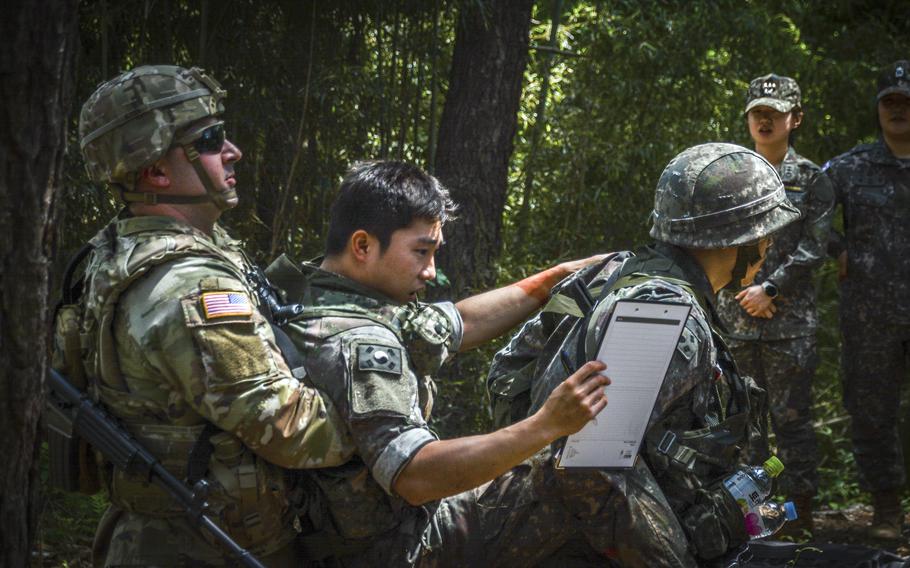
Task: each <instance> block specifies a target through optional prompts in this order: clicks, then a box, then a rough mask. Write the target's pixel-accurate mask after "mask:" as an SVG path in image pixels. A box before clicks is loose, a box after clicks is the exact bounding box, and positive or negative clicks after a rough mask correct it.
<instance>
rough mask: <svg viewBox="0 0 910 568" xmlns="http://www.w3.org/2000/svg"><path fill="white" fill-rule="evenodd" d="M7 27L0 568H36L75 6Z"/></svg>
mask: <svg viewBox="0 0 910 568" xmlns="http://www.w3.org/2000/svg"><path fill="white" fill-rule="evenodd" d="M6 6H7V7H6V8H5V9H4V15H3V18H0V37H2V38H3V47H2V49H0V75H2V76H3V81H0V231H2V236H0V263H2V264H0V267H2V268H0V269H2V272H0V456H3V463H4V466H3V467H0V519H3V521H2V522H0V565H2V566H27V565H28V564H29V554H30V549H31V545H32V542H33V540H34V536H35V528H36V525H37V512H38V497H39V489H40V484H39V477H38V466H37V456H38V447H39V439H38V420H39V418H40V416H41V411H42V407H43V402H44V391H43V384H44V373H45V364H46V353H47V331H48V321H47V315H48V310H47V304H48V266H49V262H50V261H49V260H48V259H49V258H50V253H51V247H52V243H51V242H50V241H51V240H52V238H51V235H53V233H54V232H53V231H52V230H50V223H51V203H52V201H53V197H54V193H55V191H56V189H57V185H58V184H59V183H60V180H61V173H62V166H63V153H64V146H65V142H66V137H65V132H66V126H67V123H66V118H67V116H68V111H69V106H70V98H71V96H72V86H73V84H74V67H75V54H76V41H77V35H76V30H77V9H76V0H67V1H54V0H13V1H12V5H10V3H7V4H6Z"/></svg>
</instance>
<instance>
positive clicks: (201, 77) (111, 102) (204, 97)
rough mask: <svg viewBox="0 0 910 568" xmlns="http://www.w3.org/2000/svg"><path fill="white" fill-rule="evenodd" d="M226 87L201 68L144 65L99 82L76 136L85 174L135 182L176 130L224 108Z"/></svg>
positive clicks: (167, 145)
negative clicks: (137, 173)
mask: <svg viewBox="0 0 910 568" xmlns="http://www.w3.org/2000/svg"><path fill="white" fill-rule="evenodd" d="M226 95H227V92H226V91H225V90H224V89H222V88H221V85H219V84H218V82H217V81H215V80H214V79H212V78H211V77H209V76H208V75H206V74H205V72H204V71H203V70H202V69H199V68H197V67H193V68H192V69H185V68H183V67H177V66H174V65H154V66H152V65H145V66H142V67H137V68H135V69H133V70H132V71H127V72H125V73H122V74H121V75H119V76H117V77H115V78H113V79H111V80H110V81H107V82H105V83H103V84H102V85H101V86H100V87H98V89H97V90H96V91H95V92H94V93H93V94H92V96H91V97H89V99H88V101H86V103H85V104H84V105H83V106H82V113H81V114H80V116H79V139H80V146H81V147H82V154H83V156H84V158H85V167H86V170H87V171H88V173H89V176H90V177H91V178H92V179H93V180H95V181H99V182H108V183H119V184H121V185H124V186H126V187H128V188H132V187H133V183H134V180H135V173H136V172H138V171H139V170H141V169H142V168H144V167H146V166H148V165H151V164H153V163H155V161H156V160H158V159H159V158H161V157H162V156H163V155H164V154H165V153H166V152H167V151H168V149H170V147H171V145H172V144H174V142H175V141H176V137H177V135H178V134H179V133H180V132H181V131H182V130H183V129H185V128H186V127H188V126H190V125H191V124H193V123H194V122H197V121H198V120H200V119H203V118H206V117H209V116H217V115H218V114H220V113H222V112H223V111H224V105H223V103H222V100H223V99H224V97H225V96H226Z"/></svg>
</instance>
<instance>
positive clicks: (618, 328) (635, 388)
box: [556, 300, 692, 469]
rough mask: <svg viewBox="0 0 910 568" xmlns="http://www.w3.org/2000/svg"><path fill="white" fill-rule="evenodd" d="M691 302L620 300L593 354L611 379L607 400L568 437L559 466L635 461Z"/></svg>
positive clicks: (611, 465) (603, 465)
mask: <svg viewBox="0 0 910 568" xmlns="http://www.w3.org/2000/svg"><path fill="white" fill-rule="evenodd" d="M691 309H692V306H691V305H690V304H683V303H675V302H654V301H640V300H618V301H617V302H616V305H615V306H614V308H613V313H612V314H611V316H610V321H609V324H608V325H607V329H606V333H604V337H603V339H602V340H601V343H600V347H599V349H598V352H597V359H598V360H599V361H603V362H604V363H606V364H607V370H606V371H605V374H606V375H607V376H609V377H610V379H611V380H612V383H611V384H609V385H607V386H606V387H604V391H605V393H606V395H607V399H608V404H607V407H606V408H604V409H603V410H602V411H601V412H600V414H598V415H597V416H596V417H595V418H593V419H592V420H591V421H590V422H588V423H587V424H585V426H584V427H583V428H582V429H581V430H579V431H578V432H576V433H575V434H572V435H571V436H569V437H568V439H567V440H566V443H565V446H564V447H563V449H562V451H561V452H560V454H559V459H558V461H557V466H556V467H559V468H574V467H589V468H590V467H597V468H610V469H628V468H631V467H632V466H634V465H635V460H636V458H637V457H638V451H639V449H640V447H641V442H642V440H643V439H644V435H645V430H646V429H647V426H648V420H649V419H650V417H651V411H652V410H653V409H654V403H655V402H656V401H657V395H658V393H659V392H660V389H661V386H662V385H663V382H664V378H665V377H666V374H667V369H669V367H670V361H671V360H672V358H673V353H674V351H676V346H677V344H678V343H679V338H680V335H681V334H682V331H683V329H684V328H685V325H686V319H687V318H688V317H689V312H690V311H691Z"/></svg>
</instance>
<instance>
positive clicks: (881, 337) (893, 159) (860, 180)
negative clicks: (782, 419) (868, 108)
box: [825, 60, 910, 539]
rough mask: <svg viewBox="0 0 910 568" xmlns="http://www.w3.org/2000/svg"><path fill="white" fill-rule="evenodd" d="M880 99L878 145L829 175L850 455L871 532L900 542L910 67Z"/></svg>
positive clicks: (908, 293) (908, 326) (909, 314)
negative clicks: (837, 237) (839, 227)
mask: <svg viewBox="0 0 910 568" xmlns="http://www.w3.org/2000/svg"><path fill="white" fill-rule="evenodd" d="M877 99H878V105H877V110H878V124H879V127H880V129H881V137H880V138H879V139H878V140H877V141H876V142H873V143H871V144H860V145H859V146H856V147H855V148H853V149H852V150H850V151H849V152H847V153H845V154H842V155H840V156H838V157H836V158H834V159H832V160H831V161H830V162H828V163H827V164H825V171H826V172H827V174H828V177H829V178H830V179H831V183H832V185H833V186H834V191H835V194H836V195H837V202H838V203H840V204H841V205H842V206H843V215H844V232H845V235H844V239H843V244H842V245H840V248H842V249H843V252H842V253H841V255H840V258H839V261H840V267H841V271H840V276H841V330H842V333H843V338H844V350H843V369H844V405H845V406H846V407H847V411H848V412H849V413H850V416H851V417H852V419H853V426H852V428H853V431H852V436H853V454H854V456H855V457H856V463H857V466H858V469H859V480H860V487H861V488H862V489H863V490H864V491H869V492H871V493H872V499H873V504H874V506H875V518H874V520H873V524H872V527H871V530H870V534H871V535H872V536H874V537H877V538H886V539H896V538H898V537H900V534H901V524H902V521H903V512H902V511H901V495H902V494H903V490H904V487H905V484H906V472H905V471H904V461H903V456H902V450H901V444H900V436H899V434H898V422H899V417H900V416H901V411H900V400H901V394H900V391H901V384H902V383H903V382H904V380H905V379H906V378H907V357H908V353H910V301H908V300H907V298H908V297H910V262H908V261H907V258H908V256H910V61H907V60H901V61H897V62H895V63H893V64H892V65H891V66H889V67H888V68H887V69H885V70H884V71H883V72H882V74H881V76H880V77H879V81H878V97H877ZM905 412H906V411H905Z"/></svg>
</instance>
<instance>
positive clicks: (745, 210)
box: [650, 143, 799, 249]
mask: <svg viewBox="0 0 910 568" xmlns="http://www.w3.org/2000/svg"><path fill="white" fill-rule="evenodd" d="M652 219H653V224H652V226H651V232H650V234H651V237H653V238H654V239H656V240H658V241H662V242H666V243H670V244H674V245H679V246H683V247H688V248H703V249H713V248H726V247H738V246H742V245H744V244H748V243H751V242H754V241H757V240H758V239H761V238H763V237H766V236H768V235H770V234H771V233H774V232H775V231H777V230H779V229H781V228H782V227H784V226H785V225H787V224H789V223H791V222H793V221H795V220H797V219H799V210H798V209H796V207H794V206H793V204H791V203H790V201H789V200H788V199H787V194H786V192H785V191H784V184H783V183H782V182H781V179H780V175H779V174H778V173H777V170H776V169H775V168H774V166H772V165H771V164H769V163H768V162H767V161H766V160H765V159H764V158H762V157H761V156H759V155H758V154H756V153H755V152H753V151H752V150H748V149H746V148H743V147H742V146H737V145H735V144H723V143H711V144H701V145H699V146H693V147H692V148H689V149H687V150H684V151H683V152H681V153H680V154H679V155H677V156H676V157H675V158H673V160H671V161H670V163H669V164H667V167H666V168H665V169H664V171H663V173H662V174H661V175H660V181H658V182H657V192H656V193H655V195H654V211H653V212H652Z"/></svg>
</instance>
